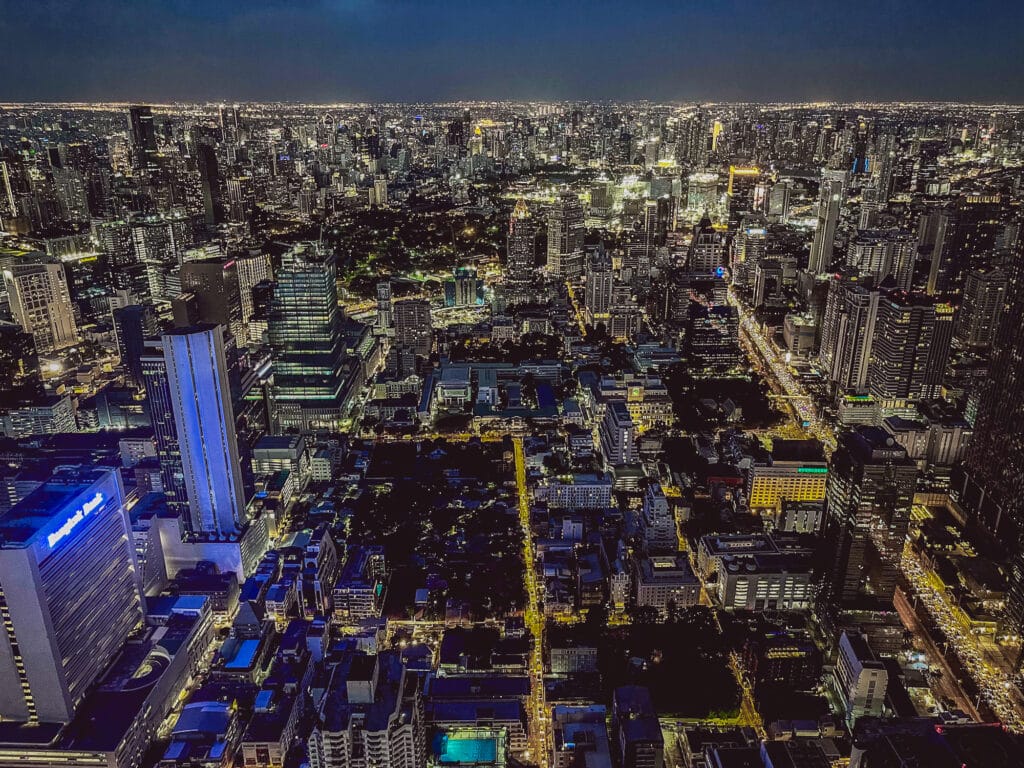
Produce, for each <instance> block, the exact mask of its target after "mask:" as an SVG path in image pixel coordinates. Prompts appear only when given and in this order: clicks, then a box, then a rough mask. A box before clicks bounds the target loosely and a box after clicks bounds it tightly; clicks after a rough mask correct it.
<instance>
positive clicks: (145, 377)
mask: <svg viewBox="0 0 1024 768" xmlns="http://www.w3.org/2000/svg"><path fill="white" fill-rule="evenodd" d="M139 367H140V369H141V371H142V383H143V388H144V389H145V390H146V412H147V414H148V415H149V421H150V424H151V425H152V427H153V442H154V443H155V444H156V457H157V461H158V462H159V464H160V484H161V486H162V490H163V493H164V497H165V499H166V501H167V508H168V510H170V511H171V512H172V513H173V514H174V516H175V517H177V518H179V519H184V518H186V517H187V515H188V492H187V491H186V489H185V471H184V469H182V465H181V450H180V448H179V446H178V428H177V426H176V424H175V421H174V408H173V398H172V396H171V388H170V383H169V381H168V379H167V361H166V359H165V358H164V350H163V346H162V344H161V343H160V341H159V340H155V341H147V342H146V343H145V348H144V352H143V355H142V359H141V360H140V362H139Z"/></svg>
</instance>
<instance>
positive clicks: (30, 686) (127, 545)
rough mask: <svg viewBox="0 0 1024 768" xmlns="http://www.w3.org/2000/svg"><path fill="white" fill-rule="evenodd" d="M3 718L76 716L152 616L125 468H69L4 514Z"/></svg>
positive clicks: (0, 610) (0, 535)
mask: <svg viewBox="0 0 1024 768" xmlns="http://www.w3.org/2000/svg"><path fill="white" fill-rule="evenodd" d="M0 616H2V618H3V622H2V629H0V636H2V638H3V641H2V642H0V718H2V719H4V720H13V721H17V722H22V723H34V724H35V723H67V722H69V721H70V720H71V718H72V716H73V715H74V712H75V709H76V708H77V707H78V705H79V704H80V703H81V702H82V699H83V698H84V697H85V695H86V693H87V692H88V690H89V688H90V686H91V685H92V684H93V683H94V682H95V681H96V680H97V678H98V677H99V676H100V675H101V674H102V673H103V671H104V669H106V667H107V666H108V665H109V664H110V663H111V661H112V660H113V659H114V658H115V657H116V656H117V653H118V651H119V649H120V648H121V646H122V644H123V643H124V642H125V640H126V639H127V638H128V635H129V634H130V633H131V632H132V631H134V630H135V629H136V628H137V627H138V626H139V625H140V624H141V622H142V597H141V579H140V575H139V572H138V568H137V564H136V561H135V548H134V544H133V538H132V530H131V523H130V522H129V520H128V514H127V512H126V511H125V508H124V502H123V491H122V488H121V480H120V475H119V474H118V472H117V471H116V470H112V469H107V468H103V469H99V468H97V469H93V468H86V467H74V468H72V467H65V468H62V469H60V470H58V471H57V472H56V473H55V474H54V475H52V476H51V477H50V478H49V479H48V480H47V481H46V482H44V483H43V484H42V486H40V487H39V488H38V489H37V490H35V491H34V492H33V493H31V494H29V495H28V496H27V497H26V498H25V499H23V500H22V501H21V502H19V503H18V504H17V505H15V506H14V507H13V508H12V509H10V510H9V511H8V512H7V513H6V514H4V515H3V516H0Z"/></svg>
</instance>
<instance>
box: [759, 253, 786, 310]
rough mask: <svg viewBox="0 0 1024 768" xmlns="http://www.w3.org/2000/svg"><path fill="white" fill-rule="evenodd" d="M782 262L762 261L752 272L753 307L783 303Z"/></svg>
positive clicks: (774, 260)
mask: <svg viewBox="0 0 1024 768" xmlns="http://www.w3.org/2000/svg"><path fill="white" fill-rule="evenodd" d="M782 275H783V269H782V262H780V261H779V260H778V259H764V260H763V261H761V262H760V263H758V265H757V268H756V269H755V270H754V306H755V307H763V306H766V305H769V304H777V303H779V302H784V297H783V295H782Z"/></svg>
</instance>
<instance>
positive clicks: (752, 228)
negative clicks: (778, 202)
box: [732, 216, 768, 288]
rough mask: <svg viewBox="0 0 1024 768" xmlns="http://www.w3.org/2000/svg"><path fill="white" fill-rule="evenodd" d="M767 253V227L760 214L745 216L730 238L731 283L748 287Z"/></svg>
mask: <svg viewBox="0 0 1024 768" xmlns="http://www.w3.org/2000/svg"><path fill="white" fill-rule="evenodd" d="M767 254H768V229H767V227H766V226H765V222H764V220H763V218H761V217H760V216H745V217H744V218H743V221H742V222H741V223H740V227H739V231H738V232H737V233H736V234H735V235H734V236H733V240H732V283H733V285H740V286H744V287H746V288H749V287H751V286H752V285H753V282H754V277H755V275H756V273H757V265H758V264H759V263H760V262H761V260H762V259H764V258H765V257H766V256H767Z"/></svg>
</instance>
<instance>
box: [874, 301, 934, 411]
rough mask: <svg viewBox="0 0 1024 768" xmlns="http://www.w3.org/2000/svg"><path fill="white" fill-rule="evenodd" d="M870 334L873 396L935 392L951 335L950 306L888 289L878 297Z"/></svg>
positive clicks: (930, 395)
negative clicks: (883, 294) (872, 333)
mask: <svg viewBox="0 0 1024 768" xmlns="http://www.w3.org/2000/svg"><path fill="white" fill-rule="evenodd" d="M874 333H875V338H874V341H873V342H872V345H871V360H870V363H869V364H868V383H869V389H870V392H871V394H872V395H874V396H875V397H877V398H878V399H880V400H883V401H885V400H903V401H906V400H920V399H931V398H934V397H938V396H939V390H940V388H941V386H942V378H943V375H944V374H945V372H946V362H947V361H948V359H949V348H950V344H951V343H952V338H953V308H952V307H950V306H949V305H948V304H939V303H937V302H935V301H933V300H931V299H930V298H929V297H927V296H924V295H921V294H910V293H905V292H903V291H891V292H889V293H887V294H886V295H885V296H883V297H881V298H880V299H879V301H878V310H877V315H876V319H875V331H874ZM883 407H884V406H883Z"/></svg>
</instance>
